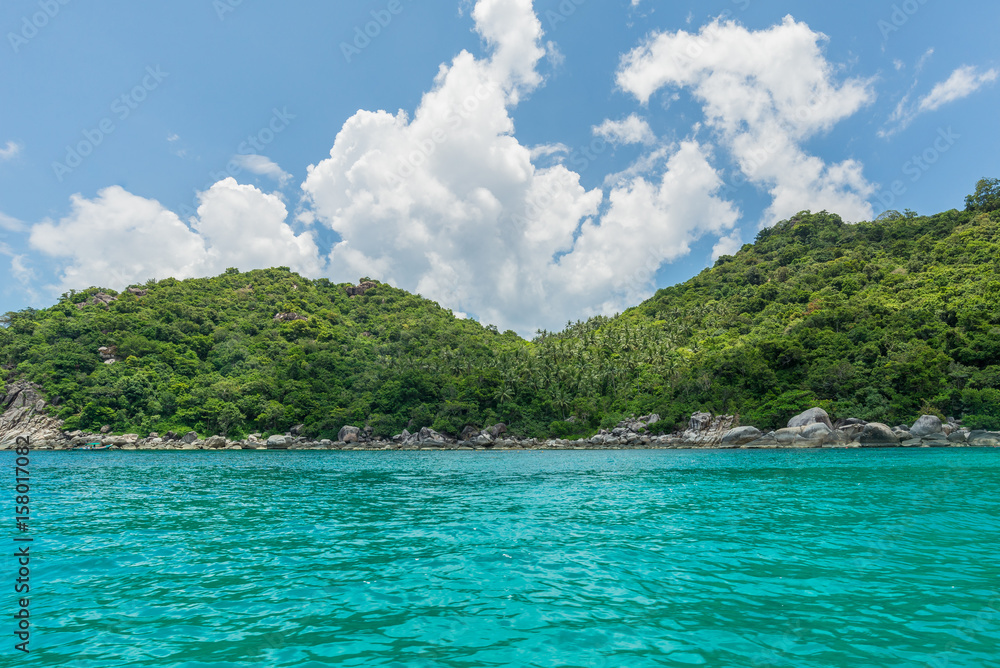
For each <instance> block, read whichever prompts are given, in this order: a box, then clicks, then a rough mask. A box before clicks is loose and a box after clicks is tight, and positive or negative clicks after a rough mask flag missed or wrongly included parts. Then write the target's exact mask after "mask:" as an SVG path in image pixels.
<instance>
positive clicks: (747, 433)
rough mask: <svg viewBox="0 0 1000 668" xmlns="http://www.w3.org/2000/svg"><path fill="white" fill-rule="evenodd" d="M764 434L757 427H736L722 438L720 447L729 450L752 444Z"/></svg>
mask: <svg viewBox="0 0 1000 668" xmlns="http://www.w3.org/2000/svg"><path fill="white" fill-rule="evenodd" d="M763 435H764V434H763V433H762V432H761V430H760V429H758V428H757V427H736V428H734V429H730V430H729V431H727V432H726V433H725V434H724V435H723V436H722V442H721V445H722V446H723V447H727V448H731V447H738V446H741V445H746V444H747V443H753V442H754V441H756V440H757V439H758V438H760V437H761V436H763Z"/></svg>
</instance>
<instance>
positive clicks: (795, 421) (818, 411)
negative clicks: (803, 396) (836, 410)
mask: <svg viewBox="0 0 1000 668" xmlns="http://www.w3.org/2000/svg"><path fill="white" fill-rule="evenodd" d="M817 423H819V424H825V425H826V426H827V427H829V428H830V430H831V431H833V423H832V422H830V416H829V415H828V414H827V412H826V411H825V410H823V409H822V408H810V409H809V410H807V411H805V412H803V413H799V414H798V415H796V416H795V417H793V418H792V419H791V420H789V421H788V425H787V426H789V427H806V426H809V425H811V424H817Z"/></svg>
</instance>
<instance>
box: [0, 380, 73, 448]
mask: <svg viewBox="0 0 1000 668" xmlns="http://www.w3.org/2000/svg"><path fill="white" fill-rule="evenodd" d="M45 407H46V402H45V398H44V397H43V396H42V393H41V390H39V389H38V388H37V387H36V386H34V385H32V384H31V383H23V382H18V383H12V384H11V385H9V386H8V387H7V390H6V392H5V393H4V395H3V397H2V399H0V410H2V411H3V413H2V414H0V449H9V448H11V447H13V446H14V442H15V440H16V439H17V437H18V436H24V437H26V438H28V439H29V442H31V443H37V442H40V441H62V440H63V434H62V420H58V419H56V418H53V417H50V416H48V415H46V414H45V412H44V411H45Z"/></svg>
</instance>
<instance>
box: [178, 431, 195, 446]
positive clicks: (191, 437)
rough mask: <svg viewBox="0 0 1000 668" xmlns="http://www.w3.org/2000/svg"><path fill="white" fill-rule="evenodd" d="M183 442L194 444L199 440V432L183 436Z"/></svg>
mask: <svg viewBox="0 0 1000 668" xmlns="http://www.w3.org/2000/svg"><path fill="white" fill-rule="evenodd" d="M181 440H182V441H183V442H185V443H194V442H195V441H197V440H198V432H196V431H189V432H188V433H186V434H184V435H183V436H181Z"/></svg>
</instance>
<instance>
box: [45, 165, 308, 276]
mask: <svg viewBox="0 0 1000 668" xmlns="http://www.w3.org/2000/svg"><path fill="white" fill-rule="evenodd" d="M199 199H200V203H201V204H200V206H199V207H198V218H196V219H195V220H194V223H193V225H194V229H192V228H191V227H189V226H188V225H187V224H185V223H184V221H182V220H181V219H180V217H178V216H177V214H175V213H174V212H172V211H169V210H167V209H166V208H164V207H163V206H162V205H161V204H160V203H159V202H157V201H156V200H152V199H147V198H144V197H140V196H138V195H133V194H132V193H130V192H128V191H126V190H125V189H123V188H121V187H120V186H111V187H109V188H105V189H104V190H101V191H100V192H99V193H98V194H97V197H95V198H94V199H87V198H85V197H83V196H81V195H74V196H73V197H72V198H71V209H70V212H69V214H68V215H66V216H65V217H64V218H62V219H60V220H59V221H55V222H53V221H45V222H42V223H39V224H37V225H34V226H33V227H32V228H31V232H30V236H29V243H30V245H31V247H32V248H34V249H35V250H37V251H40V252H41V253H43V254H45V255H48V256H51V257H54V258H57V259H59V260H60V269H59V276H58V279H57V284H56V285H54V286H52V287H53V288H54V289H55V290H57V291H66V290H69V289H71V288H73V289H82V288H85V287H89V286H91V285H100V286H103V287H108V288H113V289H121V288H123V287H125V286H127V285H130V284H132V283H137V282H143V281H146V280H147V279H150V278H166V277H174V278H182V279H183V278H191V277H195V276H209V275H214V274H218V273H220V272H222V271H223V270H224V269H225V268H227V267H231V266H235V267H240V268H243V269H254V268H259V267H269V266H275V265H285V266H289V267H291V268H292V269H294V270H296V271H300V272H303V273H305V274H307V275H313V276H315V275H318V274H319V270H320V266H321V263H320V260H319V253H318V251H317V249H316V246H315V244H314V243H313V240H312V237H311V235H310V234H308V233H304V234H301V235H299V236H296V235H295V234H294V233H293V232H292V230H291V228H290V227H289V226H288V225H287V224H286V223H285V222H284V220H285V217H286V214H287V212H286V210H285V205H284V204H283V203H282V202H281V200H280V199H279V198H278V197H277V196H275V195H268V194H266V193H263V192H261V191H259V190H257V189H256V188H254V187H253V186H241V185H239V184H237V183H236V181H235V180H234V179H225V180H223V181H220V182H219V183H216V184H215V185H214V186H212V187H211V188H210V189H209V190H208V191H206V192H203V193H200V195H199Z"/></svg>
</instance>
